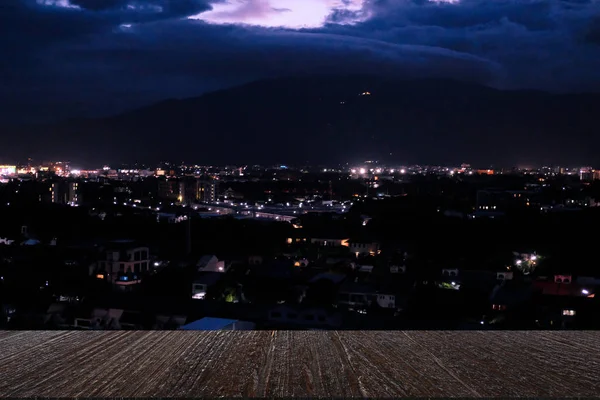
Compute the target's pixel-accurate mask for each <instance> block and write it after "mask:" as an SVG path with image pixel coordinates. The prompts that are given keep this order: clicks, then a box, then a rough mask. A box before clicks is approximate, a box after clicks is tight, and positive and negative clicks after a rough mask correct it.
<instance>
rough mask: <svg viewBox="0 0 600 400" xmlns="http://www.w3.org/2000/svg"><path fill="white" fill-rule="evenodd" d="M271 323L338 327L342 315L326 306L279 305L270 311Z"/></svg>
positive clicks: (269, 320)
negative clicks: (325, 307)
mask: <svg viewBox="0 0 600 400" xmlns="http://www.w3.org/2000/svg"><path fill="white" fill-rule="evenodd" d="M267 320H268V323H269V324H270V325H274V326H278V327H281V328H287V327H295V328H298V327H304V328H322V329H331V328H338V327H340V326H341V325H342V317H341V314H340V313H338V312H330V311H328V310H326V309H324V308H302V307H291V306H288V305H280V306H277V307H275V308H273V309H271V310H269V312H268V317H267Z"/></svg>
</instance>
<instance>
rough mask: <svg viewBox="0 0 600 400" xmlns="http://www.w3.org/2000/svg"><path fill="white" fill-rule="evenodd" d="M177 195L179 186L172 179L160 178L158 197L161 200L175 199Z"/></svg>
mask: <svg viewBox="0 0 600 400" xmlns="http://www.w3.org/2000/svg"><path fill="white" fill-rule="evenodd" d="M178 195H179V186H178V184H177V182H176V181H174V180H172V179H160V180H159V181H158V198H159V199H161V200H170V201H175V200H177V197H178Z"/></svg>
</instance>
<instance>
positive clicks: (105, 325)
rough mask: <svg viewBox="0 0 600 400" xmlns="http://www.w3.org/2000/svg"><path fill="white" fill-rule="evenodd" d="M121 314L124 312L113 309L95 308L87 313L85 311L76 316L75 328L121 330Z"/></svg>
mask: <svg viewBox="0 0 600 400" xmlns="http://www.w3.org/2000/svg"><path fill="white" fill-rule="evenodd" d="M121 314H123V310H120V309H112V308H94V309H92V310H91V311H87V312H86V311H85V310H83V311H81V312H80V313H79V315H76V316H75V319H74V321H73V327H74V328H76V329H85V330H98V329H119V326H118V321H119V319H120V318H121Z"/></svg>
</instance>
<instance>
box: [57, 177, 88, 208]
mask: <svg viewBox="0 0 600 400" xmlns="http://www.w3.org/2000/svg"><path fill="white" fill-rule="evenodd" d="M50 201H51V202H52V203H55V204H71V205H79V204H81V194H80V190H79V182H64V181H56V182H52V184H51V185H50Z"/></svg>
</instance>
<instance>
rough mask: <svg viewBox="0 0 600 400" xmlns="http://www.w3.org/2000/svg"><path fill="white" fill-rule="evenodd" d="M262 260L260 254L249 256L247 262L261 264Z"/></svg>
mask: <svg viewBox="0 0 600 400" xmlns="http://www.w3.org/2000/svg"><path fill="white" fill-rule="evenodd" d="M263 262H264V258H263V257H262V256H256V255H254V256H249V257H248V264H250V265H262V264H263Z"/></svg>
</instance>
